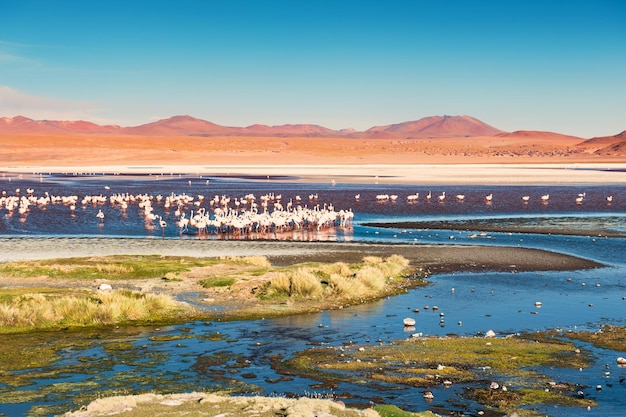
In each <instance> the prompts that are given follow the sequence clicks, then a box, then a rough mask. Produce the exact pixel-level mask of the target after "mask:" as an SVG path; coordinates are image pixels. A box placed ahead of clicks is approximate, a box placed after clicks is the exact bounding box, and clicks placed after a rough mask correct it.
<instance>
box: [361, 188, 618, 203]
mask: <svg viewBox="0 0 626 417" xmlns="http://www.w3.org/2000/svg"><path fill="white" fill-rule="evenodd" d="M586 196H587V193H578V195H577V196H576V197H575V198H574V202H575V203H576V204H583V202H584V200H585V197H586ZM419 197H420V195H419V193H415V194H409V195H407V196H406V202H407V203H409V204H411V203H417V202H418V200H419ZM447 197H448V196H447V195H446V192H445V191H443V192H442V193H441V194H439V195H437V196H434V200H436V201H437V202H439V203H443V202H445V201H446V198H447ZM354 199H355V200H356V201H360V199H361V194H356V195H355V196H354ZM425 199H426V201H427V202H430V201H431V200H433V194H432V192H431V191H429V192H428V194H426V196H425ZM397 200H398V195H397V194H378V195H376V201H378V202H379V203H385V202H389V201H391V202H395V201H397ZM454 200H456V201H457V202H463V201H465V194H456V195H454ZM530 200H531V197H530V195H523V196H521V201H522V203H524V204H528V203H530ZM484 201H485V203H486V204H491V203H492V201H493V193H490V194H487V195H485V196H484ZM539 201H541V203H542V204H548V202H549V201H550V194H543V195H541V196H540V197H539ZM606 202H607V204H611V203H612V202H613V196H612V195H608V196H606Z"/></svg>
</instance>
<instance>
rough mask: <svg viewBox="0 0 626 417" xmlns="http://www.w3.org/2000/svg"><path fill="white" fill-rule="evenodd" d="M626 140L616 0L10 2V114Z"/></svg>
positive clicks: (624, 30) (5, 4) (6, 6)
mask: <svg viewBox="0 0 626 417" xmlns="http://www.w3.org/2000/svg"><path fill="white" fill-rule="evenodd" d="M180 114H188V115H191V116H194V117H198V118H201V119H205V120H209V121H212V122H214V123H218V124H222V125H229V126H247V125H250V124H253V123H263V124H270V125H273V124H285V123H314V124H320V125H323V126H326V127H329V128H334V129H340V128H349V127H352V128H355V129H357V130H365V129H367V128H369V127H372V126H375V125H386V124H392V123H398V122H403V121H409V120H417V119H419V118H422V117H426V116H433V115H444V114H448V115H459V114H466V115H470V116H473V117H476V118H478V119H480V120H482V121H484V122H486V123H488V124H491V125H492V126H494V127H497V128H500V129H503V130H507V131H514V130H519V129H529V130H548V131H553V132H559V133H565V134H571V135H576V136H581V137H592V136H603V135H613V134H616V133H619V132H621V131H622V130H624V129H626V1H622V0H612V1H610V0H586V1H582V0H567V1H559V0H552V1H551V0H493V1H487V0H483V1H478V0H449V1H436V0H428V1H426V0H408V1H403V0H398V1H394V0H382V1H377V0H376V1H363V0H359V1H341V0H308V1H305V0H284V1H278V0H276V1H263V0H250V1H242V0H205V1H173V0H170V1H163V0H149V1H139V0H134V1H133V0H124V1H115V0H107V1H91V0H76V1H72V0H59V1H50V0H41V1H30V0H19V1H16V0H0V116H8V117H13V116H16V115H24V116H27V117H31V118H35V119H63V120H77V119H85V120H91V121H95V122H97V123H113V124H119V125H122V126H134V125H139V124H144V123H148V122H152V121H154V120H158V119H160V118H164V117H169V116H174V115H180Z"/></svg>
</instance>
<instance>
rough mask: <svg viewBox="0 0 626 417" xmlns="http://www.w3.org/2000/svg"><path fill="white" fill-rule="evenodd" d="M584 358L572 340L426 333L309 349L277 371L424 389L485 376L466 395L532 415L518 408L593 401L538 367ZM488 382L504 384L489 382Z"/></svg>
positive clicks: (584, 362)
mask: <svg viewBox="0 0 626 417" xmlns="http://www.w3.org/2000/svg"><path fill="white" fill-rule="evenodd" d="M590 360H591V359H590V357H589V356H588V355H585V354H583V353H577V351H576V347H575V346H574V345H573V344H571V343H567V342H563V341H559V340H553V341H550V342H547V341H545V342H541V343H539V342H534V341H529V340H525V339H523V338H516V337H511V338H503V339H485V338H478V337H470V338H458V337H429V338H414V339H409V340H406V341H398V342H396V343H392V344H388V345H376V346H371V345H367V346H347V347H337V348H314V349H308V350H305V351H302V352H298V353H297V354H296V355H295V356H294V357H293V358H290V359H288V360H286V361H284V362H282V363H280V364H279V365H278V370H279V371H281V372H288V373H294V374H298V375H305V376H308V377H310V378H312V379H316V380H319V381H322V382H323V383H325V384H326V385H327V386H330V387H336V386H337V385H338V384H339V383H341V382H350V383H355V384H371V383H372V381H376V382H377V383H379V384H384V385H389V384H391V385H408V386H413V387H418V388H429V387H434V386H437V385H442V384H443V385H452V384H458V383H472V384H476V381H483V382H482V383H479V386H478V387H477V388H474V389H472V390H468V391H467V393H468V395H470V396H471V397H473V398H474V399H475V400H476V401H478V402H479V403H481V404H483V405H485V406H487V407H491V408H494V409H497V410H499V411H502V412H512V411H516V412H518V414H520V415H532V411H529V410H527V409H525V408H524V406H526V405H531V406H532V405H534V404H559V405H562V406H578V407H580V406H588V405H595V404H594V403H593V401H591V400H588V399H583V398H578V397H577V396H576V395H575V394H576V389H575V388H574V386H573V385H567V384H561V385H558V386H557V385H550V384H549V383H550V379H549V378H548V377H547V376H545V375H542V374H541V373H540V372H539V370H540V369H541V368H542V367H574V368H578V367H583V366H588V364H589V363H590ZM493 381H497V382H498V385H499V386H500V387H502V386H505V387H507V388H506V390H504V389H493V388H490V383H491V382H493ZM481 384H482V385H483V387H480V385H481ZM546 390H547V391H546ZM529 413H530V414H529Z"/></svg>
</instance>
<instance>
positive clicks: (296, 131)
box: [0, 115, 626, 155]
mask: <svg viewBox="0 0 626 417" xmlns="http://www.w3.org/2000/svg"><path fill="white" fill-rule="evenodd" d="M625 132H626V131H625ZM625 132H621V133H618V134H617V135H614V136H605V137H595V138H591V139H587V140H585V139H584V138H578V137H573V136H567V135H562V134H559V133H553V132H541V131H533V130H520V131H516V132H503V131H502V130H500V129H497V128H495V127H493V126H490V125H488V124H486V123H484V122H481V121H480V120H478V119H475V118H473V117H470V116H463V115H462V116H430V117H424V118H422V119H419V120H415V121H408V122H403V123H396V124H392V125H386V126H374V127H372V128H370V129H367V130H365V131H356V130H354V129H342V130H333V129H329V128H326V127H323V126H319V125H314V124H285V125H276V126H268V125H262V124H253V125H250V126H247V127H232V126H221V125H218V124H215V123H212V122H209V121H206V120H202V119H197V118H194V117H191V116H174V117H170V118H167V119H161V120H159V121H156V122H153V123H147V124H144V125H140V126H133V127H122V126H117V125H98V124H96V123H92V122H88V121H83V120H79V121H59V120H33V119H29V118H27V117H24V116H17V117H13V118H9V117H0V134H3V133H4V134H7V133H12V134H83V135H84V134H113V135H141V136H203V137H209V136H259V137H263V136H268V137H320V138H323V137H329V138H332V137H335V138H336V137H347V138H363V139H424V138H455V137H459V138H462V137H476V136H494V137H501V138H502V139H503V140H520V141H528V142H533V141H549V140H559V139H570V140H574V141H575V140H576V139H580V143H579V144H577V146H580V147H584V148H587V149H589V150H591V151H592V152H594V153H597V154H600V155H611V154H624V153H625V152H626V133H625Z"/></svg>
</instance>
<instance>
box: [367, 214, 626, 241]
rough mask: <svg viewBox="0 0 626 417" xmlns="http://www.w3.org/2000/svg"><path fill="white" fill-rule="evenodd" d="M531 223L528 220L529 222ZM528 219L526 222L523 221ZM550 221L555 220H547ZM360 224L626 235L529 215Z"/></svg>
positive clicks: (477, 230) (599, 235)
mask: <svg viewBox="0 0 626 417" xmlns="http://www.w3.org/2000/svg"><path fill="white" fill-rule="evenodd" d="M531 221H532V222H533V224H530V222H531ZM525 222H528V224H525ZM551 222H552V223H558V222H557V221H556V220H551ZM363 226H369V227H381V228H392V229H413V230H416V229H420V230H463V231H467V232H487V233H489V232H492V233H494V232H495V233H527V234H543V235H567V236H593V237H611V238H613V237H620V238H623V237H626V232H624V231H622V230H619V229H618V228H611V227H595V226H590V225H585V224H581V225H579V226H578V227H572V225H571V224H570V225H560V224H549V223H546V224H536V221H534V220H533V219H519V218H516V219H497V220H493V219H488V220H462V221H428V222H372V223H365V224H363Z"/></svg>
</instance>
